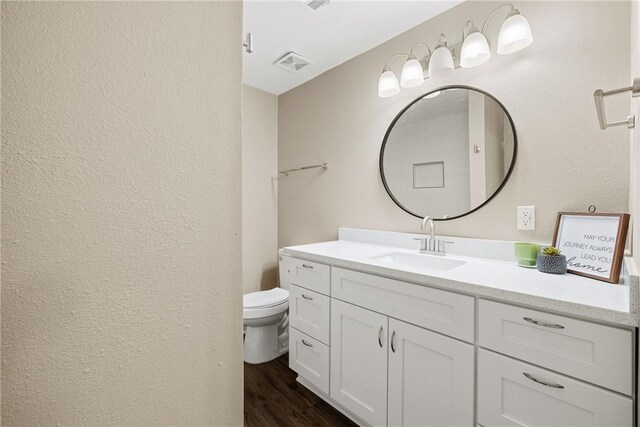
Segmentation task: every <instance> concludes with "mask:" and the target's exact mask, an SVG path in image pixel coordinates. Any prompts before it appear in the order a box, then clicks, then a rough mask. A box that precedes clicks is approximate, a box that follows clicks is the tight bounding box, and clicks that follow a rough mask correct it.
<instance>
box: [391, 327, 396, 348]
mask: <svg viewBox="0 0 640 427" xmlns="http://www.w3.org/2000/svg"><path fill="white" fill-rule="evenodd" d="M391 351H393V352H394V353H395V352H396V331H393V332H392V333H391Z"/></svg>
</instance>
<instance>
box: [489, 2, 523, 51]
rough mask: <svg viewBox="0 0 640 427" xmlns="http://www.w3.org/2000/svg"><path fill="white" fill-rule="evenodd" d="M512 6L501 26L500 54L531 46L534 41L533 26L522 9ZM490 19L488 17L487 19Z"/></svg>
mask: <svg viewBox="0 0 640 427" xmlns="http://www.w3.org/2000/svg"><path fill="white" fill-rule="evenodd" d="M510 6H511V10H510V11H509V13H508V14H507V19H505V21H504V22H503V23H502V26H501V27H500V33H499V34H498V55H508V54H510V53H514V52H517V51H519V50H522V49H524V48H525V47H527V46H529V45H530V44H531V43H532V42H533V35H532V34H531V26H530V25H529V21H527V18H525V17H524V16H522V15H520V11H519V10H518V9H516V8H515V7H513V5H510ZM487 20H488V19H487Z"/></svg>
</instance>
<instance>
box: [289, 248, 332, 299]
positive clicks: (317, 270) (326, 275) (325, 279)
mask: <svg viewBox="0 0 640 427" xmlns="http://www.w3.org/2000/svg"><path fill="white" fill-rule="evenodd" d="M280 269H281V270H282V271H281V273H282V274H281V277H284V280H285V282H286V283H285V286H283V287H284V288H287V287H289V285H296V286H301V287H303V288H306V289H310V290H312V291H315V292H319V293H321V294H324V295H329V293H330V291H331V284H330V282H331V267H329V266H328V265H324V264H320V263H317V262H311V261H305V260H302V259H297V258H293V257H289V256H283V257H282V261H280ZM281 286H282V284H281Z"/></svg>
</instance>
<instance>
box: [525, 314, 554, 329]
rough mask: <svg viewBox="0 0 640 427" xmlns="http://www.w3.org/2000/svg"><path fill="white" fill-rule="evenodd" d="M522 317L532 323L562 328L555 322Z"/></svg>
mask: <svg viewBox="0 0 640 427" xmlns="http://www.w3.org/2000/svg"><path fill="white" fill-rule="evenodd" d="M523 319H524V320H526V321H527V322H529V323H533V324H534V325H538V326H544V327H545V328H553V329H564V326H562V325H558V324H557V323H547V322H542V321H540V320H535V319H532V318H530V317H523Z"/></svg>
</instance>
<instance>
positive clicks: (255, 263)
mask: <svg viewBox="0 0 640 427" xmlns="http://www.w3.org/2000/svg"><path fill="white" fill-rule="evenodd" d="M243 88H244V91H243V96H242V99H243V105H242V114H243V117H242V292H243V293H248V292H255V291H259V290H265V289H271V288H273V287H275V286H277V284H278V198H277V190H278V182H277V180H276V179H275V178H276V177H277V176H278V97H277V96H276V95H272V94H270V93H267V92H263V91H261V90H259V89H255V88H253V87H251V86H244V87H243Z"/></svg>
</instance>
